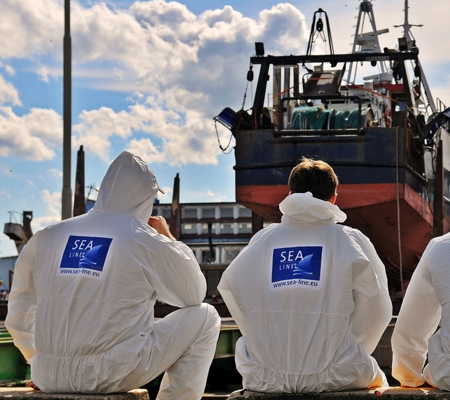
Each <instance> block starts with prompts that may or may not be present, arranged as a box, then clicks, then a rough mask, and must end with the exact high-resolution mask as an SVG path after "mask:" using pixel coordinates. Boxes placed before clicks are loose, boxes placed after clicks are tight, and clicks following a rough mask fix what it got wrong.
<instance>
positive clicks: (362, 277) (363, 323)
mask: <svg viewBox="0 0 450 400" xmlns="http://www.w3.org/2000/svg"><path fill="white" fill-rule="evenodd" d="M357 233H358V235H359V240H358V243H359V245H360V247H361V250H362V252H363V257H362V258H361V259H359V260H356V261H355V262H354V265H353V271H354V278H353V297H354V302H355V309H354V311H353V313H352V315H351V322H352V332H353V334H354V335H355V337H356V341H357V343H358V344H359V345H360V346H361V347H362V348H363V349H364V350H365V351H366V352H367V353H368V354H372V353H373V351H374V350H375V348H376V346H377V344H378V342H379V341H380V339H381V336H382V335H383V332H384V331H385V330H386V328H387V326H388V324H389V322H390V321H391V319H392V302H391V298H390V296H389V289H388V284H387V276H386V270H385V267H384V265H383V263H382V261H381V260H380V258H379V257H378V255H377V253H376V251H375V248H374V247H373V245H372V243H371V242H370V241H369V239H368V238H367V237H365V236H364V235H362V234H361V233H360V232H357Z"/></svg>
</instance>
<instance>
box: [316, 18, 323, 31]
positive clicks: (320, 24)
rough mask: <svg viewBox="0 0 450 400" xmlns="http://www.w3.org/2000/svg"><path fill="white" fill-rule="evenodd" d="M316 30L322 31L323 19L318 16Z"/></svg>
mask: <svg viewBox="0 0 450 400" xmlns="http://www.w3.org/2000/svg"><path fill="white" fill-rule="evenodd" d="M316 30H317V32H322V31H323V21H322V18H319V19H318V21H317V24H316Z"/></svg>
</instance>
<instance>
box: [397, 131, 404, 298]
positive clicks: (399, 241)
mask: <svg viewBox="0 0 450 400" xmlns="http://www.w3.org/2000/svg"><path fill="white" fill-rule="evenodd" d="M398 130H399V127H398V126H397V127H396V128H395V153H396V154H395V155H396V157H395V179H396V183H397V185H396V188H397V240H398V256H399V259H400V285H401V287H402V298H403V297H404V296H405V289H404V287H403V256H402V235H401V229H400V189H399V165H398V158H399V149H398V147H399V146H398Z"/></svg>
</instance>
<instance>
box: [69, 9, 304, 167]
mask: <svg viewBox="0 0 450 400" xmlns="http://www.w3.org/2000/svg"><path fill="white" fill-rule="evenodd" d="M73 11H74V15H75V16H78V17H79V18H76V17H74V20H76V21H78V22H76V23H75V25H74V28H73V30H74V33H73V42H74V48H76V47H77V45H76V43H78V44H79V45H80V44H81V45H80V46H79V50H75V54H78V58H79V59H81V60H83V61H84V62H85V66H87V65H89V62H92V61H95V60H108V61H109V62H113V63H114V69H113V68H112V69H111V72H110V74H109V75H108V74H105V75H104V76H103V79H104V80H106V81H107V80H109V79H113V80H114V81H115V82H112V85H116V86H115V87H116V88H117V87H118V85H120V83H117V81H118V80H122V81H123V82H122V84H125V81H126V82H128V83H129V85H130V86H129V87H132V86H133V85H135V88H138V89H139V90H138V91H136V92H135V94H134V95H132V96H131V97H130V101H131V102H132V103H133V104H132V105H130V106H129V107H128V109H127V110H122V111H114V110H112V109H111V108H107V107H102V108H100V109H98V110H90V111H84V112H83V113H82V114H81V115H80V116H79V123H78V124H77V125H76V126H74V133H75V140H74V145H75V146H78V145H81V144H83V145H84V146H85V148H86V150H88V151H90V152H92V153H93V154H95V155H97V156H99V157H100V158H102V159H103V160H104V161H109V158H110V151H111V143H112V141H114V140H115V141H117V140H119V141H124V143H125V147H127V148H129V149H130V150H132V151H135V152H138V153H139V154H142V155H143V156H145V157H147V158H148V159H152V160H154V161H155V162H160V163H163V162H165V163H169V164H170V165H182V164H187V163H198V164H212V165H214V164H217V155H218V154H219V153H220V150H219V148H218V146H217V142H216V138H215V136H214V124H213V121H212V118H213V116H215V115H217V114H218V113H219V111H220V110H221V109H222V108H223V107H224V106H227V105H228V106H233V105H234V106H235V107H239V105H240V104H241V102H242V98H243V95H244V93H243V91H244V88H245V83H246V82H245V78H246V71H247V67H248V62H249V56H250V55H251V54H253V53H254V42H255V41H264V42H265V43H266V46H267V48H271V49H273V52H272V53H274V54H275V53H277V52H284V51H290V52H293V51H294V49H298V48H299V46H301V45H302V44H303V45H304V44H305V43H306V40H307V32H308V29H307V27H306V24H305V18H304V16H303V14H302V13H301V12H300V11H298V10H297V9H296V8H294V7H293V6H292V5H290V4H287V3H286V4H279V5H277V6H274V7H272V9H270V10H264V11H263V12H261V13H260V16H259V19H258V20H253V19H250V18H246V17H244V16H243V15H242V14H241V13H239V12H237V11H235V10H233V9H232V8H231V7H230V6H225V7H224V8H223V9H217V10H209V11H206V12H204V13H203V14H201V15H199V16H197V15H195V14H193V13H191V12H190V11H189V10H188V9H187V8H186V7H185V6H184V5H181V4H179V3H176V2H165V1H163V0H154V1H148V2H135V3H134V4H133V5H132V7H131V8H130V9H129V10H128V11H124V10H115V9H110V8H108V7H107V6H106V5H105V4H104V3H102V4H96V5H94V6H92V7H91V8H87V9H85V8H82V7H81V6H80V5H75V6H74V10H73ZM281 33H282V35H284V36H283V40H282V42H280V41H279V37H280V35H281ZM93 37H95V40H92V38H93ZM76 51H79V52H81V53H76ZM99 80H102V77H98V76H97V77H96V85H98V84H99V82H98V81H99ZM133 82H134V83H133ZM125 86H126V85H125Z"/></svg>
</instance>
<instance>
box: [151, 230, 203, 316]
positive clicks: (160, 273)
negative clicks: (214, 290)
mask: <svg viewBox="0 0 450 400" xmlns="http://www.w3.org/2000/svg"><path fill="white" fill-rule="evenodd" d="M157 240H158V242H157V243H155V245H156V246H155V248H154V249H153V251H152V254H151V258H152V259H151V260H150V261H149V262H150V264H151V267H149V268H148V269H147V273H149V275H150V278H149V280H150V281H151V284H152V287H153V288H154V290H155V292H156V296H157V298H158V300H160V301H162V302H164V303H167V304H170V305H173V306H175V307H189V306H195V305H198V304H201V302H202V301H203V299H204V298H205V295H206V279H205V277H204V275H203V273H202V271H201V269H200V266H199V264H198V262H197V259H196V258H195V255H194V254H193V252H192V250H191V249H190V248H189V247H188V246H186V245H185V244H184V243H182V242H174V241H171V240H169V239H167V240H166V239H165V238H162V237H158V238H157Z"/></svg>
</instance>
